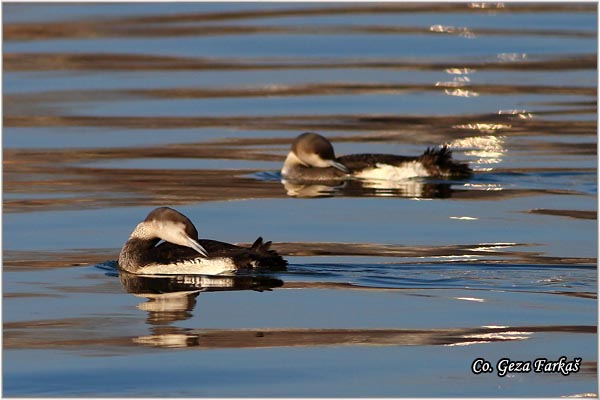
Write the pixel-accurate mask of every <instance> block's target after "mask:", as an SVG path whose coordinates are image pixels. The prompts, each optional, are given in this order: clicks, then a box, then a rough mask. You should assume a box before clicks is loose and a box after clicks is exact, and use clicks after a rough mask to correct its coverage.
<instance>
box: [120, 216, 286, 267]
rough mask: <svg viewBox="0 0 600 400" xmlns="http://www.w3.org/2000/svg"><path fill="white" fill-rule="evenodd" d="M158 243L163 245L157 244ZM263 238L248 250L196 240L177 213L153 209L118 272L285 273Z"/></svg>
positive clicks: (126, 250)
mask: <svg viewBox="0 0 600 400" xmlns="http://www.w3.org/2000/svg"><path fill="white" fill-rule="evenodd" d="M161 240H163V241H164V242H162V243H160V244H158V243H159V242H160V241H161ZM270 246H271V242H266V243H263V239H262V237H259V238H258V239H256V241H255V242H254V244H252V246H250V247H242V246H237V245H234V244H230V243H225V242H219V241H216V240H208V239H198V231H197V230H196V227H195V226H194V224H193V223H192V222H191V221H190V220H189V219H188V218H187V217H186V216H185V215H183V214H181V213H180V212H178V211H176V210H174V209H172V208H169V207H159V208H156V209H154V210H153V211H152V212H150V214H148V216H147V217H146V219H145V220H144V221H142V222H140V223H139V224H138V225H137V226H136V228H135V229H134V230H133V232H132V233H131V235H130V236H129V239H128V240H127V242H126V243H125V245H124V246H123V248H122V249H121V253H120V254H119V261H118V263H119V268H121V269H123V270H125V271H127V272H131V273H135V274H144V275H153V274H160V275H163V274H168V275H171V274H206V275H217V274H222V273H231V272H236V271H240V270H272V271H281V270H285V269H286V266H287V261H286V260H284V259H283V258H282V257H281V256H280V255H279V254H277V252H275V251H274V250H270Z"/></svg>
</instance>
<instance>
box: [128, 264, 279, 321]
mask: <svg viewBox="0 0 600 400" xmlns="http://www.w3.org/2000/svg"><path fill="white" fill-rule="evenodd" d="M119 280H120V281H121V284H122V285H123V288H124V289H125V290H126V291H127V292H128V293H131V294H133V295H134V296H136V297H141V298H145V299H147V300H148V301H146V302H143V303H140V304H139V305H138V306H137V307H138V308H139V309H140V310H143V311H147V312H148V319H147V322H148V324H150V325H153V326H162V327H163V328H164V326H165V325H168V324H171V323H173V322H175V321H183V320H187V319H189V318H191V317H192V311H193V309H194V307H195V305H196V300H197V297H198V295H199V294H200V293H202V292H216V291H227V290H255V291H261V292H262V291H265V290H271V289H272V288H275V287H280V286H283V281H282V280H280V279H276V278H271V277H267V276H256V275H235V276H209V275H169V276H143V275H136V274H131V273H128V272H125V271H120V272H119Z"/></svg>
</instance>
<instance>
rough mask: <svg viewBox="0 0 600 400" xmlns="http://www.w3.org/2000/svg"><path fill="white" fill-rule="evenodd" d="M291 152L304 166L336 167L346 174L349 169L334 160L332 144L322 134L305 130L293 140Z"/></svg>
mask: <svg viewBox="0 0 600 400" xmlns="http://www.w3.org/2000/svg"><path fill="white" fill-rule="evenodd" d="M292 153H294V154H295V155H296V157H297V158H298V159H299V160H300V161H301V162H302V163H303V164H305V165H306V166H309V167H314V168H329V167H333V168H337V169H339V170H340V171H342V172H344V173H346V174H348V173H350V170H348V168H347V167H346V166H345V165H344V164H341V163H339V162H337V161H336V160H335V153H334V151H333V146H332V145H331V143H330V142H329V140H327V139H325V138H324V137H323V136H321V135H319V134H317V133H312V132H306V133H303V134H301V135H300V136H298V137H297V138H296V140H294V143H293V144H292Z"/></svg>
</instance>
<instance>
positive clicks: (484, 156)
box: [450, 123, 510, 190]
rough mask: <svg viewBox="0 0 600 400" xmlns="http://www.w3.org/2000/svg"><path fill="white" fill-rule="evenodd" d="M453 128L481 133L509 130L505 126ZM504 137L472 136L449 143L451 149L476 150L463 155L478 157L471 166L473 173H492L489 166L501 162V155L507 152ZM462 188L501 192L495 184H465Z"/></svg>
mask: <svg viewBox="0 0 600 400" xmlns="http://www.w3.org/2000/svg"><path fill="white" fill-rule="evenodd" d="M455 128H462V129H473V130H475V129H476V130H479V131H481V132H482V133H483V132H490V131H496V130H498V129H507V128H510V125H505V124H482V123H476V124H467V125H459V126H455ZM505 140H506V137H505V136H500V135H497V136H493V135H486V136H473V137H468V138H464V139H455V140H453V141H452V142H451V144H450V146H451V147H460V148H471V149H476V150H469V151H465V155H468V156H475V157H479V158H478V159H477V160H475V161H474V162H473V163H474V164H476V165H474V166H473V170H474V171H492V169H493V168H492V167H491V166H490V165H493V164H499V163H501V162H502V160H503V155H504V154H506V152H507V151H508V150H507V149H506V148H505ZM481 165H485V167H481ZM464 186H470V187H476V188H487V189H486V190H501V188H502V187H501V186H500V185H496V184H486V185H481V184H471V183H466V184H465V185H464Z"/></svg>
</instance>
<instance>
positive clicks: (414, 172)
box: [355, 161, 429, 181]
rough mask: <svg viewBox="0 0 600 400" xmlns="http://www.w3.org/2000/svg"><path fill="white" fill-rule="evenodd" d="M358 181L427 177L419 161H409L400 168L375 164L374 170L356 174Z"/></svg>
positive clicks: (370, 169) (427, 173) (427, 174)
mask: <svg viewBox="0 0 600 400" xmlns="http://www.w3.org/2000/svg"><path fill="white" fill-rule="evenodd" d="M355 176H356V177H357V178H360V179H380V180H390V181H400V180H403V179H408V178H417V177H421V176H429V172H427V169H426V168H425V167H424V166H423V164H421V163H420V162H419V161H410V162H406V163H404V164H402V166H400V167H396V166H394V165H389V164H376V166H375V168H369V169H365V170H363V171H361V172H359V173H357V174H355Z"/></svg>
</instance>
